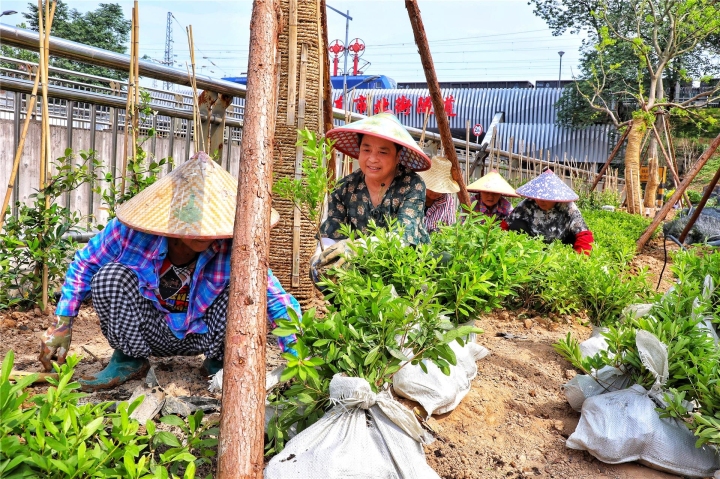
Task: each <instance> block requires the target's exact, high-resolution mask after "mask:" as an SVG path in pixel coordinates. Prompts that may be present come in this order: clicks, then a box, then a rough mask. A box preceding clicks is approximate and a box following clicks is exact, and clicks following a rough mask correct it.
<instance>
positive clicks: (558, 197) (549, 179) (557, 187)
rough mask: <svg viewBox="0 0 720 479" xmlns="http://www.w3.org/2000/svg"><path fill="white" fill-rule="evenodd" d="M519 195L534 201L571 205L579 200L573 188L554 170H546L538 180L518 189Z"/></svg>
mask: <svg viewBox="0 0 720 479" xmlns="http://www.w3.org/2000/svg"><path fill="white" fill-rule="evenodd" d="M517 194H519V195H520V196H524V197H525V198H530V199H533V200H542V201H556V202H558V203H570V202H572V201H577V200H578V195H577V193H575V192H574V191H573V190H572V188H570V187H569V186H568V185H566V184H565V182H564V181H563V180H561V179H560V178H558V177H557V176H556V175H555V173H553V172H552V170H545V171H544V172H543V174H541V175H540V176H538V177H537V178H535V179H533V180H530V181H528V182H527V183H525V184H524V185H522V186H521V187H520V188H518V189H517Z"/></svg>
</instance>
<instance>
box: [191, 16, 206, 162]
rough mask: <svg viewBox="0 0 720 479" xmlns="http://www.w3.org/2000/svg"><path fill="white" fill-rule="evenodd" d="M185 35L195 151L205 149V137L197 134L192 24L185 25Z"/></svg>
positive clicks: (197, 108)
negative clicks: (186, 38) (189, 69)
mask: <svg viewBox="0 0 720 479" xmlns="http://www.w3.org/2000/svg"><path fill="white" fill-rule="evenodd" d="M187 35H188V46H189V47H190V65H191V67H192V75H190V85H191V86H192V90H193V110H194V111H193V123H194V124H193V130H194V131H195V133H194V134H193V139H194V140H195V151H196V152H197V151H201V150H200V148H202V151H205V139H204V138H203V136H202V134H200V135H198V134H197V129H198V128H197V125H199V124H200V123H199V122H200V104H199V103H198V92H197V83H196V82H195V42H194V40H193V31H192V25H190V26H188V27H187ZM188 74H189V72H188Z"/></svg>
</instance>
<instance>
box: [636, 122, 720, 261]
mask: <svg viewBox="0 0 720 479" xmlns="http://www.w3.org/2000/svg"><path fill="white" fill-rule="evenodd" d="M719 146H720V135H718V136H716V137H715V139H714V140H713V141H712V143H710V146H708V149H707V150H705V153H703V154H702V155H701V156H700V159H698V161H697V163H695V166H693V168H692V170H691V171H689V172H688V173H687V174H686V175H685V178H684V179H683V181H682V183H680V185H678V187H677V189H676V190H675V193H673V195H672V197H671V198H670V199H669V200H668V202H667V203H665V204H664V205H663V207H662V208H660V211H658V212H657V214H656V215H655V218H654V219H653V221H652V223H650V226H648V228H647V229H646V230H645V232H644V233H643V234H642V236H641V237H640V239H639V240H638V241H637V245H636V246H637V252H638V253H639V252H641V251H642V249H643V248H644V247H645V244H646V243H647V242H648V240H649V239H650V236H652V234H653V231H655V229H656V228H657V227H658V226H659V225H660V223H662V221H663V220H664V219H665V216H667V214H668V211H670V209H671V208H672V207H673V205H674V204H675V203H677V202H678V200H680V198H681V196H682V194H683V193H685V190H686V189H687V187H688V186H689V185H690V183H692V180H694V179H695V177H696V176H697V174H698V173H700V170H702V168H703V166H705V163H707V161H708V160H709V159H710V157H711V156H713V154H715V150H717V149H718V147H719Z"/></svg>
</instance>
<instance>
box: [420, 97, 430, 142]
mask: <svg viewBox="0 0 720 479" xmlns="http://www.w3.org/2000/svg"><path fill="white" fill-rule="evenodd" d="M428 118H430V107H427V108H426V109H425V119H424V120H423V127H422V133H420V141H419V142H418V145H419V146H420V148H423V147H424V146H425V129H426V128H427V124H428Z"/></svg>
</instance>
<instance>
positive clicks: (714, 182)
mask: <svg viewBox="0 0 720 479" xmlns="http://www.w3.org/2000/svg"><path fill="white" fill-rule="evenodd" d="M719 180H720V168H718V169H717V171H716V172H715V176H713V179H712V180H710V183H709V184H708V186H707V189H706V190H705V193H704V194H703V197H702V199H701V200H700V203H698V205H697V206H696V207H695V210H694V211H693V214H692V216H691V217H690V219H689V220H688V222H687V224H686V225H685V228H684V229H683V230H682V233H680V237H679V238H678V240H679V241H680V243H684V242H685V238H687V235H688V233H689V232H690V229H691V228H692V227H693V225H694V224H695V222H696V221H697V219H698V216H700V213H702V210H703V208H705V204H706V203H707V202H708V200H709V199H710V195H712V193H713V190H715V187H716V186H717V184H718V181H719Z"/></svg>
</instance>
